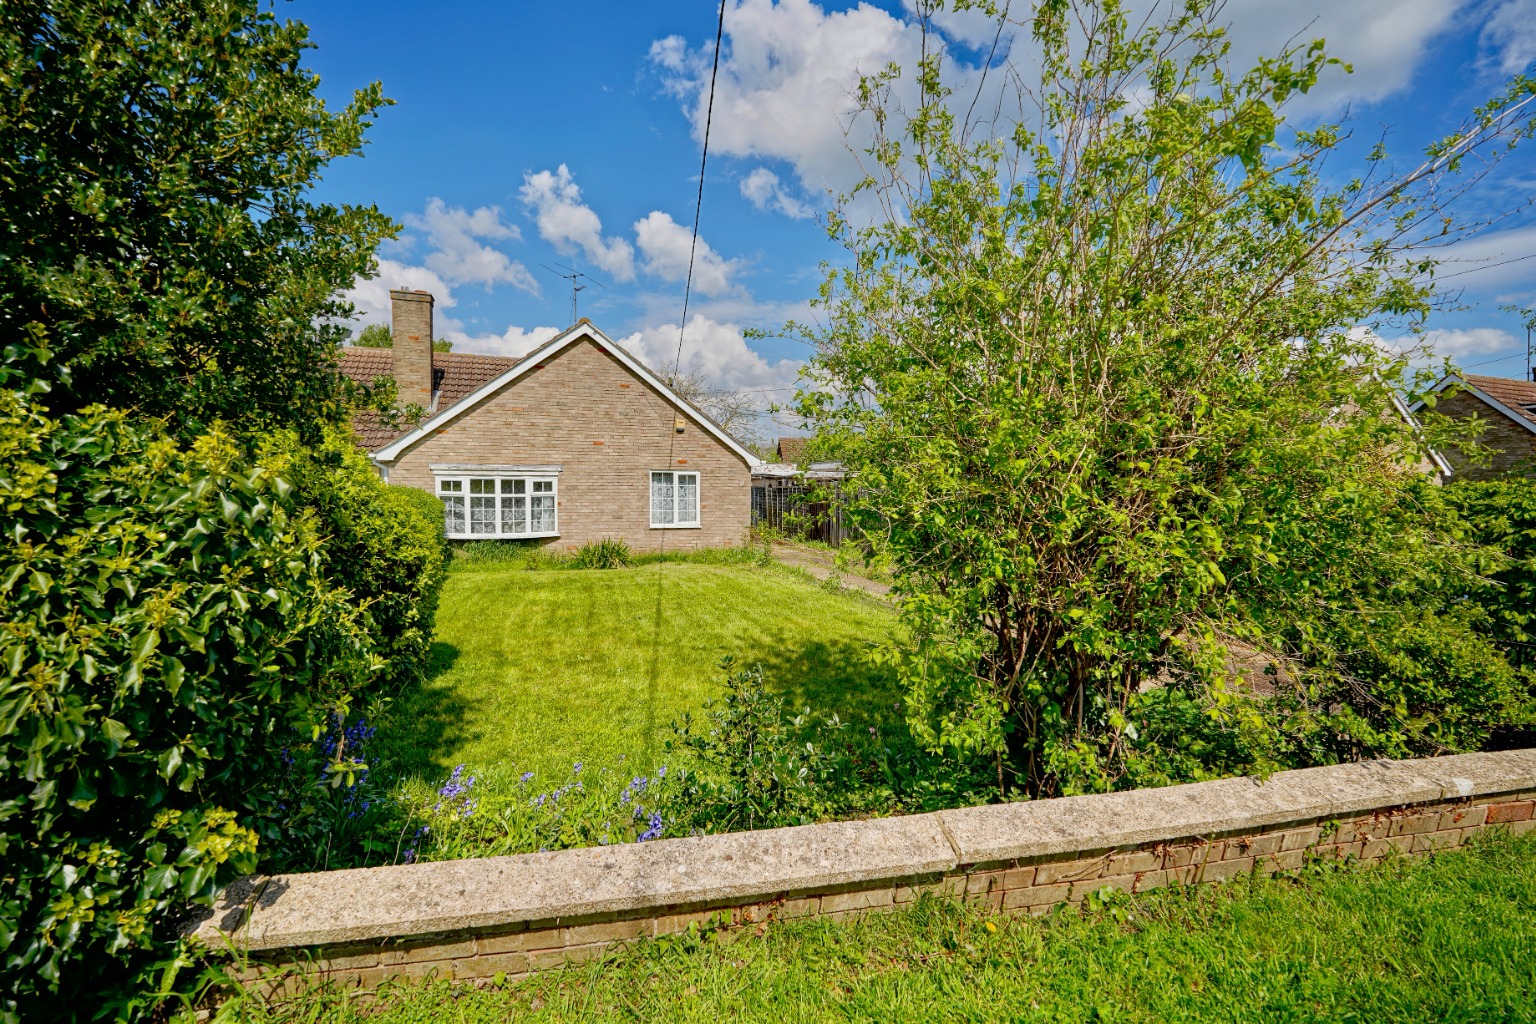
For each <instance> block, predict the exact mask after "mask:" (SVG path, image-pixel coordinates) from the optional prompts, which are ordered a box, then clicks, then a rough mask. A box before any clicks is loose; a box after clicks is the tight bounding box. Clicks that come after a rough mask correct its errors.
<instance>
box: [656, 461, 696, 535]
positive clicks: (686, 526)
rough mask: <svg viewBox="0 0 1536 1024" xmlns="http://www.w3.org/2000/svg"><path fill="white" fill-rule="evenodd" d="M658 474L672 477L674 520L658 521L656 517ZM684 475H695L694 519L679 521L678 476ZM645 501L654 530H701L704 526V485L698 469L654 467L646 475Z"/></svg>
mask: <svg viewBox="0 0 1536 1024" xmlns="http://www.w3.org/2000/svg"><path fill="white" fill-rule="evenodd" d="M658 476H670V477H671V478H672V521H671V522H658V521H657V519H656V497H655V496H656V478H657V477H658ZM682 476H691V477H693V494H694V501H693V521H692V522H681V523H680V522H678V521H677V506H678V501H677V488H678V483H677V478H678V477H682ZM645 503H646V510H647V512H648V515H647V519H648V520H649V522H650V524H651V529H653V530H701V529H703V528H704V485H703V482H702V480H701V479H700V477H699V471H698V470H696V469H653V470H651V472H650V474H649V475H648V476H647V477H646V489H645Z"/></svg>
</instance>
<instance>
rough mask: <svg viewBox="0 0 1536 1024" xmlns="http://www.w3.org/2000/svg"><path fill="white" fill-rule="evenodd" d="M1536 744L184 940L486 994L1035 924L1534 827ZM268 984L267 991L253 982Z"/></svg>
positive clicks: (1044, 806)
mask: <svg viewBox="0 0 1536 1024" xmlns="http://www.w3.org/2000/svg"><path fill="white" fill-rule="evenodd" d="M1533 810H1536V750H1522V751H1511V752H1503V753H1494V754H1464V755H1460V756H1456V757H1444V758H1435V759H1431V760H1423V761H1373V762H1364V763H1360V764H1349V765H1337V766H1333V767H1328V768H1310V769H1305V770H1301V771H1292V772H1281V773H1278V774H1276V775H1274V776H1271V777H1270V778H1269V779H1268V780H1265V781H1263V782H1260V781H1258V780H1256V779H1250V778H1241V779H1223V780H1220V781H1216V782H1202V783H1194V784H1191V785H1185V786H1170V787H1167V788H1165V789H1151V790H1140V791H1136V792H1131V793H1109V794H1103V795H1095V796H1080V797H1067V798H1063V799H1058V800H1040V801H1035V802H1029V803H1015V804H1002V805H995V806H989V807H971V808H964V809H961V810H955V811H940V812H936V813H933V814H920V815H912V816H910V817H904V818H886V819H879V820H873V821H857V822H836V823H831V824H826V825H808V826H804V827H801V828H786V829H771V830H765V831H761V832H741V833H732V834H729V835H719V836H699V837H695V838H690V839H672V840H663V841H659V842H653V843H644V844H634V845H626V846H611V847H602V848H598V849H587V850H565V851H560V852H556V853H538V854H528V855H524V856H518V857H488V858H483V859H478V860H463V861H444V862H435V863H427V864H414V865H400V866H394V867H382V868H363V869H356V870H348V871H329V872H317V873H314V874H301V875H284V876H276V877H272V878H253V879H248V880H246V881H244V882H242V883H240V884H238V885H236V886H232V887H231V888H230V890H229V891H228V892H227V893H225V895H224V897H223V899H222V900H221V903H220V905H219V906H218V907H216V908H214V909H213V910H212V911H210V912H208V913H207V914H206V915H205V916H204V917H203V918H202V919H201V920H199V921H197V922H195V923H194V924H193V926H192V928H191V932H190V933H191V934H192V935H194V936H195V937H197V938H198V939H200V940H201V941H203V942H205V943H207V944H208V945H210V946H213V947H233V948H235V949H238V950H241V951H243V952H244V953H246V954H248V955H249V957H250V962H251V967H250V968H249V970H248V972H247V980H248V981H251V982H253V983H257V984H258V985H261V986H263V987H265V988H266V990H267V991H268V992H269V993H270V994H274V995H276V994H280V992H281V991H282V990H283V989H284V988H286V987H288V986H291V985H295V984H300V983H306V982H303V981H302V980H301V979H299V978H297V977H295V976H294V975H293V973H292V972H287V976H286V977H278V976H280V975H283V974H284V972H283V971H281V970H277V971H274V968H283V967H285V966H287V965H292V964H302V965H304V966H305V971H304V972H303V973H305V974H307V975H309V976H310V977H311V978H312V977H313V976H314V975H316V974H318V975H319V976H320V977H321V978H323V979H326V980H330V981H333V982H338V983H341V984H346V985H358V986H363V987H371V986H373V985H376V984H377V983H378V982H380V981H382V980H384V979H386V978H400V977H425V976H428V975H433V976H436V977H446V978H453V979H466V980H479V979H486V978H491V977H494V976H496V975H498V974H502V975H505V976H507V977H511V978H516V977H520V976H522V975H525V974H528V973H529V972H532V971H537V970H542V969H545V968H552V967H558V966H561V965H562V964H565V963H568V962H580V961H584V960H590V959H592V958H594V957H597V956H601V955H602V954H603V952H604V951H605V950H607V949H608V948H609V947H611V946H612V945H613V944H614V943H619V942H628V941H632V940H635V939H637V938H640V937H642V936H648V935H650V936H658V935H667V934H670V933H674V932H678V931H682V930H685V929H686V928H687V927H688V926H689V925H691V924H699V925H704V926H709V925H724V926H741V925H746V924H755V923H759V922H764V921H774V920H787V919H791V918H803V917H829V918H843V917H847V916H849V915H854V914H864V913H870V912H875V911H883V910H890V909H893V908H896V907H900V906H901V905H903V904H906V903H910V902H912V901H913V900H915V899H917V898H918V896H919V895H921V894H923V893H932V894H933V895H935V896H938V897H943V898H956V899H974V900H980V901H985V902H986V903H987V904H988V905H989V906H991V907H992V908H994V909H996V910H999V911H1007V912H1015V913H1030V914H1040V913H1045V912H1046V911H1048V910H1050V909H1051V908H1052V907H1054V906H1056V905H1057V904H1060V903H1064V902H1069V901H1077V900H1081V899H1083V898H1084V897H1085V896H1087V895H1088V894H1089V893H1091V892H1093V891H1094V890H1095V889H1100V888H1104V887H1106V886H1113V887H1115V888H1118V889H1124V890H1126V891H1128V892H1145V891H1148V890H1151V889H1156V888H1160V887H1162V886H1167V885H1196V884H1202V883H1212V882H1221V881H1225V880H1227V879H1229V878H1232V877H1234V876H1237V875H1241V874H1246V873H1249V872H1254V871H1259V872H1265V873H1273V872H1278V871H1293V870H1295V869H1297V868H1299V867H1301V865H1302V864H1303V862H1304V861H1305V860H1306V859H1308V858H1325V859H1354V860H1360V861H1376V860H1380V859H1382V858H1384V857H1388V856H1393V855H1401V854H1408V855H1411V854H1418V853H1427V852H1433V851H1439V850H1449V849H1453V848H1455V847H1457V846H1460V845H1461V843H1462V842H1464V841H1465V839H1466V837H1467V836H1469V835H1471V834H1473V833H1475V832H1478V831H1480V830H1482V829H1485V828H1492V827H1505V828H1509V829H1511V830H1512V831H1516V832H1523V831H1526V830H1528V829H1532V828H1536V818H1533ZM269 975H272V976H273V977H268V976H269Z"/></svg>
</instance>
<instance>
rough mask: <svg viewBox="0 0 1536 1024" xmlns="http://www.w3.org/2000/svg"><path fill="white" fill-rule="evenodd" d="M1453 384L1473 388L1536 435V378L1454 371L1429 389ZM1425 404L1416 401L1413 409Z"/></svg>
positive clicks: (1433, 389) (1498, 409) (1478, 394)
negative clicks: (1535, 379)
mask: <svg viewBox="0 0 1536 1024" xmlns="http://www.w3.org/2000/svg"><path fill="white" fill-rule="evenodd" d="M1453 384H1454V385H1456V386H1458V387H1460V388H1462V389H1463V390H1466V391H1470V392H1471V393H1472V394H1473V395H1476V396H1477V397H1478V398H1479V399H1481V400H1482V402H1483V404H1484V405H1487V406H1489V407H1490V408H1492V409H1494V410H1496V411H1498V412H1501V413H1503V414H1504V415H1505V416H1507V417H1509V418H1510V419H1511V420H1513V421H1514V422H1516V423H1518V424H1519V425H1520V426H1522V427H1524V428H1525V429H1526V430H1529V431H1530V432H1531V433H1533V434H1536V381H1528V380H1520V379H1518V378H1514V377H1483V376H1480V375H1478V374H1472V373H1469V374H1466V375H1464V376H1457V375H1456V374H1454V373H1453V374H1451V375H1450V376H1448V377H1445V378H1443V379H1441V381H1440V382H1439V383H1438V384H1436V385H1435V386H1434V387H1432V388H1430V390H1431V391H1444V390H1445V389H1446V388H1448V387H1450V386H1452V385H1453ZM1423 406H1424V402H1423V400H1422V399H1420V400H1419V401H1417V402H1415V403H1413V411H1414V412H1418V411H1419V409H1421V408H1423Z"/></svg>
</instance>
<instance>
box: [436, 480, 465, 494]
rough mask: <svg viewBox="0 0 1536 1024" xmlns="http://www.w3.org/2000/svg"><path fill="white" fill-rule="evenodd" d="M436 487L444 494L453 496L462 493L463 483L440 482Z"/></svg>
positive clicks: (452, 481)
mask: <svg viewBox="0 0 1536 1024" xmlns="http://www.w3.org/2000/svg"><path fill="white" fill-rule="evenodd" d="M437 486H438V490H440V491H442V492H444V493H445V494H446V493H453V494H462V493H464V481H463V480H443V481H440V482H439V483H438V485H437Z"/></svg>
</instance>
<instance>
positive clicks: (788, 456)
mask: <svg viewBox="0 0 1536 1024" xmlns="http://www.w3.org/2000/svg"><path fill="white" fill-rule="evenodd" d="M807 440H809V438H804V437H781V438H779V461H780V462H787V463H789V464H790V465H795V464H797V463H799V462H800V460H801V459H802V458H804V457H805V443H806V441H807Z"/></svg>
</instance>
